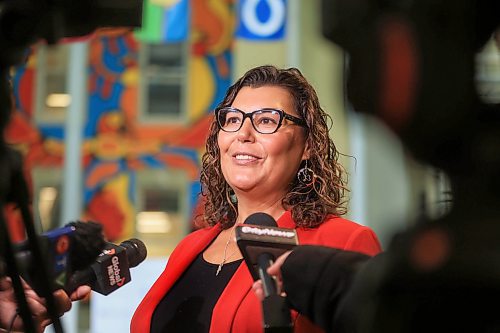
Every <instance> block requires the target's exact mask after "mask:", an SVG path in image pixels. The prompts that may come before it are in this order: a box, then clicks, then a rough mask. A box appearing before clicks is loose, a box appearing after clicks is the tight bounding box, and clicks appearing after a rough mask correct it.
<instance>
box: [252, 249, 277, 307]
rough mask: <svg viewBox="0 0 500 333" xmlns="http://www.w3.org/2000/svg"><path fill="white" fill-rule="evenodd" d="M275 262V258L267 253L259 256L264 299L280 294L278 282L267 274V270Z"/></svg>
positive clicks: (258, 261)
mask: <svg viewBox="0 0 500 333" xmlns="http://www.w3.org/2000/svg"><path fill="white" fill-rule="evenodd" d="M273 262H274V256H273V255H272V254H270V253H267V252H264V253H261V254H259V256H258V258H257V266H258V271H259V278H260V280H261V281H262V286H263V289H264V297H268V296H270V295H277V294H278V286H277V284H276V281H275V280H274V279H273V277H272V276H271V275H269V274H268V273H267V269H268V268H269V266H271V265H272V264H273Z"/></svg>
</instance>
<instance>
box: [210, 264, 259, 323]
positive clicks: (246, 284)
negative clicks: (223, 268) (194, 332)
mask: <svg viewBox="0 0 500 333" xmlns="http://www.w3.org/2000/svg"><path fill="white" fill-rule="evenodd" d="M252 283H253V279H252V276H251V274H250V271H249V270H248V267H247V265H246V264H245V262H244V261H243V262H242V263H241V264H240V266H239V267H238V269H237V270H236V272H235V273H234V275H233V277H232V278H231V280H230V281H229V283H228V285H227V286H226V288H225V289H224V291H223V292H222V295H221V296H220V298H219V300H218V301H217V304H215V307H214V310H213V316H214V317H216V318H217V319H218V320H215V321H214V320H212V323H211V326H210V332H213V333H219V332H231V327H232V325H233V320H234V318H235V317H236V310H238V308H239V306H240V304H241V302H242V301H243V299H244V298H245V296H246V295H247V294H248V293H249V292H252V291H251V288H252Z"/></svg>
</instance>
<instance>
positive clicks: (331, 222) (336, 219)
mask: <svg viewBox="0 0 500 333" xmlns="http://www.w3.org/2000/svg"><path fill="white" fill-rule="evenodd" d="M318 228H319V229H322V230H330V229H335V230H336V231H338V229H339V228H342V229H343V230H346V231H347V232H349V231H350V232H353V231H356V230H362V229H370V227H367V226H365V225H362V224H360V223H357V222H354V221H351V220H349V219H346V218H344V217H341V216H337V215H328V216H327V217H326V218H325V220H324V221H323V222H322V223H321V224H320V225H319V226H318Z"/></svg>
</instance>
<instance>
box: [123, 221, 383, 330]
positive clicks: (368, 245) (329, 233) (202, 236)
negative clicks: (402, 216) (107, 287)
mask: <svg viewBox="0 0 500 333" xmlns="http://www.w3.org/2000/svg"><path fill="white" fill-rule="evenodd" d="M277 224H278V226H279V227H282V228H290V229H292V228H295V229H296V231H297V236H298V239H299V243H300V244H314V245H323V246H330V247H335V248H340V249H344V250H351V251H357V252H362V253H365V254H368V255H372V256H373V255H375V254H377V253H379V252H380V251H381V247H380V243H379V241H378V239H377V236H376V235H375V233H374V232H373V231H372V230H371V229H370V228H368V227H365V226H362V225H359V224H357V223H354V222H352V221H349V220H346V219H343V218H341V217H336V216H331V217H329V218H328V219H327V220H326V221H325V222H324V223H322V224H321V225H320V226H318V227H317V228H302V227H300V228H299V227H296V226H295V223H294V222H293V220H292V217H291V213H290V212H285V214H283V216H281V218H280V219H279V220H278V221H277ZM220 232H221V228H220V226H219V225H216V226H214V227H210V228H205V229H201V230H197V231H195V232H193V233H191V234H189V235H188V236H186V237H185V238H184V239H183V240H182V241H181V242H180V243H179V245H177V247H176V248H175V250H174V251H173V252H172V254H171V256H170V258H169V260H168V263H167V266H166V268H165V270H164V271H163V273H162V274H161V275H160V277H159V278H158V280H156V282H155V283H154V284H153V286H152V287H151V289H150V290H149V291H148V293H147V294H146V296H145V297H144V299H143V300H142V302H141V303H140V304H139V307H138V308H137V309H136V311H135V313H134V316H133V317H132V322H131V324H130V332H131V333H146V332H149V330H150V327H151V317H152V315H153V312H154V310H155V308H156V306H157V305H158V303H159V302H160V301H161V300H162V298H163V297H164V296H165V294H166V293H167V292H168V291H169V289H170V288H171V287H172V286H173V285H174V283H175V282H176V281H177V279H178V278H179V277H180V276H181V275H182V273H183V272H184V271H185V270H186V268H187V267H188V266H189V265H190V264H191V263H192V262H193V260H194V259H195V258H196V256H197V255H198V254H199V253H200V252H202V251H203V250H205V248H206V247H207V246H208V245H209V244H210V243H211V242H212V241H213V240H214V238H215V237H217V235H218V234H219V233H220ZM252 283H253V279H252V277H251V275H250V272H249V270H248V268H247V266H246V265H245V263H244V262H243V263H242V264H241V265H240V266H239V267H238V269H237V270H236V272H235V274H234V275H233V277H232V278H231V280H230V281H229V283H228V285H227V286H226V288H225V289H224V291H223V292H222V295H221V296H220V298H219V300H218V301H217V303H216V305H215V307H214V309H213V313H212V322H211V325H210V332H211V333H224V332H236V333H262V332H263V329H262V313H261V311H262V308H261V302H260V301H259V299H258V298H257V297H256V296H255V294H254V293H253V291H252V289H251V287H252ZM292 317H293V318H294V324H295V325H294V326H295V329H294V331H295V332H307V333H312V332H315V331H316V332H321V330H320V329H319V328H318V327H317V326H315V325H313V324H312V323H310V322H309V321H308V320H307V318H305V317H304V316H300V315H297V313H295V312H293V313H292Z"/></svg>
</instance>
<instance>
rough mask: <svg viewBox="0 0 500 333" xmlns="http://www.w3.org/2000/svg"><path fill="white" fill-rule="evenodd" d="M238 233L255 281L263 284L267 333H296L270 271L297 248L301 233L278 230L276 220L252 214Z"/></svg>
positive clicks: (239, 228) (263, 214)
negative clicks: (269, 269) (282, 257)
mask: <svg viewBox="0 0 500 333" xmlns="http://www.w3.org/2000/svg"><path fill="white" fill-rule="evenodd" d="M235 233H236V243H237V244H238V247H239V248H240V251H241V253H242V255H243V258H244V259H245V262H246V264H247V266H248V268H249V270H250V273H251V274H252V277H253V279H254V280H257V279H260V280H261V281H262V286H263V289H264V300H263V301H262V310H263V315H264V316H263V317H264V324H263V326H264V330H265V332H266V333H269V332H292V327H293V325H292V320H291V318H290V309H289V308H288V306H287V304H286V300H285V298H284V297H282V296H281V295H279V293H278V287H277V284H276V281H275V280H274V279H273V277H272V276H270V275H269V274H268V273H267V269H268V268H269V266H271V265H272V264H273V262H274V261H275V260H276V258H277V257H279V256H280V255H281V254H283V253H284V252H286V251H288V250H290V249H292V248H293V247H294V246H296V245H297V243H298V242H297V233H296V232H295V230H293V229H285V228H278V226H277V224H276V221H275V220H274V218H273V217H272V216H270V215H268V214H266V213H254V214H252V215H250V216H249V217H248V218H247V219H246V220H245V223H244V225H243V226H237V227H236V230H235Z"/></svg>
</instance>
